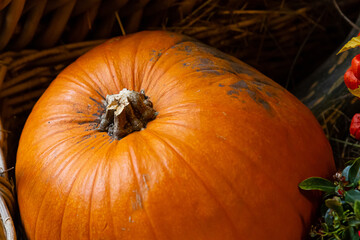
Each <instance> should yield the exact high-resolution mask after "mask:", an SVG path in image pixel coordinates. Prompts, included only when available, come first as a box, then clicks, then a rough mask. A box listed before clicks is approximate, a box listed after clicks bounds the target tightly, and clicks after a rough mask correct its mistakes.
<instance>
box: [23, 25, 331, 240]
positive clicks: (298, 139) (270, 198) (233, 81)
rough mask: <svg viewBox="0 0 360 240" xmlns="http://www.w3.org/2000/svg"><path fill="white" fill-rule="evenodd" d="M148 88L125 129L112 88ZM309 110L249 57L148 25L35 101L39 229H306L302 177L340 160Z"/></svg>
mask: <svg viewBox="0 0 360 240" xmlns="http://www.w3.org/2000/svg"><path fill="white" fill-rule="evenodd" d="M123 88H127V89H130V90H135V91H138V92H140V90H142V89H143V90H144V91H145V93H146V95H147V96H149V98H150V100H151V101H152V103H153V106H154V109H155V110H156V111H157V112H158V115H157V117H156V119H154V120H153V121H150V122H149V123H148V124H147V126H146V128H145V129H143V130H142V131H135V132H133V133H131V134H129V135H127V136H126V137H124V138H122V139H120V140H116V139H114V138H113V137H112V136H109V135H108V134H107V133H106V132H99V131H98V130H97V127H98V125H99V122H100V117H101V115H102V114H103V113H104V111H105V106H104V100H105V98H106V96H107V95H111V94H117V93H119V92H120V91H121V90H122V89H123ZM334 168H335V167H334V163H333V158H332V152H331V149H330V145H329V143H328V142H327V140H326V138H325V136H324V134H323V132H322V129H321V127H320V126H319V124H318V123H317V121H316V119H315V118H314V117H313V115H312V114H311V112H310V111H309V110H308V109H307V108H306V107H305V106H304V105H303V104H302V103H301V102H300V101H298V100H297V99H296V98H295V97H294V96H292V95H291V94H290V93H289V92H287V91H286V90H285V89H283V88H282V87H281V86H279V85H278V84H276V83H275V82H273V81H272V80H270V79H268V78H267V77H265V76H263V75H262V74H260V73H259V72H257V71H256V70H255V69H253V68H251V67H249V66H247V65H246V64H244V63H242V62H241V61H239V60H237V59H235V58H233V57H230V56H228V55H226V54H223V53H221V52H219V51H217V50H215V49H213V48H210V47H208V46H206V45H204V44H202V43H199V42H197V41H195V40H194V39H190V38H188V37H185V36H181V35H177V34H173V33H169V32H161V31H158V32H151V31H149V32H141V33H137V34H133V35H128V36H126V37H118V38H114V39H111V40H109V41H107V42H106V43H104V44H102V45H101V46H99V47H96V48H95V49H93V50H91V51H90V52H88V53H86V54H85V55H83V56H82V57H80V58H79V59H78V60H77V61H76V62H74V63H73V64H71V65H70V66H68V67H67V68H66V69H65V70H64V71H63V72H62V73H61V74H60V75H59V76H58V77H57V78H56V79H55V80H54V81H53V83H52V84H51V85H50V87H49V88H48V89H47V90H46V92H45V93H44V94H43V96H42V97H41V98H40V100H39V101H38V103H37V104H36V105H35V107H34V109H33V111H32V113H31V114H30V116H29V118H28V120H27V122H26V125H25V127H24V130H23V133H22V136H21V139H20V145H19V149H18V155H17V163H16V185H17V192H18V200H19V206H20V212H21V219H22V221H23V224H24V227H25V230H26V234H27V236H28V237H29V239H277V240H278V239H301V238H302V237H304V236H306V234H307V233H306V230H307V227H309V224H310V218H311V216H312V214H313V213H314V209H315V206H313V203H312V202H311V200H310V199H307V198H306V197H305V196H304V195H303V194H302V193H301V192H300V191H299V189H298V187H297V185H298V183H299V182H300V181H302V180H303V179H305V178H307V177H310V176H315V175H316V176H324V177H327V176H329V174H330V173H332V172H333V171H334Z"/></svg>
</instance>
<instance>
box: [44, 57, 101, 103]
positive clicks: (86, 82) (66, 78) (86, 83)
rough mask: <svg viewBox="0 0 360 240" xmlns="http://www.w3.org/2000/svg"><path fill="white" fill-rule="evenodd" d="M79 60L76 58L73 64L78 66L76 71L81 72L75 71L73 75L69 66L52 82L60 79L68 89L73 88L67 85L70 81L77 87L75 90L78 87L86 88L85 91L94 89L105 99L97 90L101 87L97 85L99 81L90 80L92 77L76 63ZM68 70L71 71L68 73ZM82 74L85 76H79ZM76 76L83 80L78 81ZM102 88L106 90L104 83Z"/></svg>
mask: <svg viewBox="0 0 360 240" xmlns="http://www.w3.org/2000/svg"><path fill="white" fill-rule="evenodd" d="M79 60H80V59H78V60H76V61H75V62H74V63H73V64H74V66H76V67H77V68H79V70H78V72H80V71H81V74H79V73H77V74H76V76H73V75H72V74H73V71H72V69H70V70H68V69H69V68H66V69H65V70H68V71H65V72H62V73H60V74H59V76H58V78H57V79H56V80H57V81H54V83H58V82H60V81H61V84H64V85H65V86H66V88H67V89H68V90H70V89H71V90H73V89H74V88H73V87H71V88H69V87H68V86H69V82H70V83H72V84H74V85H76V87H77V88H76V90H79V89H86V91H92V90H94V91H95V92H96V93H97V94H98V95H99V96H100V97H101V98H102V99H105V98H104V95H102V93H100V92H99V90H101V89H102V88H101V87H100V86H99V85H98V83H99V81H93V80H90V79H92V77H91V76H90V75H89V73H88V72H87V71H86V70H85V69H84V68H83V67H82V64H81V63H78V61H79ZM69 71H71V72H70V73H69ZM84 75H85V76H86V79H85V78H84V77H79V76H84ZM77 78H81V79H82V80H83V81H79V80H78V79H77ZM91 84H93V85H91ZM51 85H53V84H51ZM51 85H50V86H51ZM103 88H104V89H106V90H108V89H107V88H106V86H105V85H103ZM87 95H89V94H87Z"/></svg>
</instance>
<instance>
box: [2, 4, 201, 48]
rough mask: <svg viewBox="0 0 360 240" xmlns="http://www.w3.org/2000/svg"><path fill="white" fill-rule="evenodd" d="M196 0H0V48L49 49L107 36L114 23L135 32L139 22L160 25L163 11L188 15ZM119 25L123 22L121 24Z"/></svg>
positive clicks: (127, 31) (152, 25) (150, 25)
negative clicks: (60, 43) (56, 45)
mask: <svg viewBox="0 0 360 240" xmlns="http://www.w3.org/2000/svg"><path fill="white" fill-rule="evenodd" d="M197 2H198V1H197V0H184V1H175V0H167V1H163V0H131V1H130V0H102V1H101V0H56V1H55V0H52V1H47V0H26V1H25V0H2V1H0V51H1V50H3V49H4V48H6V47H7V48H10V49H23V48H24V47H26V46H28V45H29V44H30V45H33V46H34V47H37V48H49V47H52V46H54V45H55V44H57V43H58V41H59V39H60V38H61V39H62V40H64V41H66V42H79V41H82V40H84V39H85V38H86V37H87V36H88V34H90V35H91V37H92V38H96V39H100V38H108V37H110V36H111V33H112V31H113V29H114V27H119V26H115V25H116V23H119V20H120V19H121V22H122V23H123V29H122V31H126V33H131V32H135V31H137V30H138V29H139V26H140V24H141V25H142V26H143V27H146V28H150V27H155V26H159V25H161V22H162V21H163V18H162V16H164V14H163V12H164V11H169V10H170V11H172V12H173V13H174V14H168V16H169V19H167V21H171V20H172V19H171V18H173V19H174V18H179V17H180V16H183V15H187V14H188V13H189V12H191V11H192V9H193V7H194V6H195V5H196V3H197ZM120 25H122V24H120Z"/></svg>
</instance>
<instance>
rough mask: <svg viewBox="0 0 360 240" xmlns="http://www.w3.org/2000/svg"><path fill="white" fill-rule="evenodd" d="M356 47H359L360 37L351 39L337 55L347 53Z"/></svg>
mask: <svg viewBox="0 0 360 240" xmlns="http://www.w3.org/2000/svg"><path fill="white" fill-rule="evenodd" d="M358 46H360V36H357V37H353V38H352V39H350V41H348V42H347V43H346V44H345V46H343V47H342V48H341V49H340V51H339V52H338V53H337V54H339V53H342V52H345V51H347V50H349V49H352V48H356V47H358ZM337 54H336V55H337Z"/></svg>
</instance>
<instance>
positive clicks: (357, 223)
mask: <svg viewBox="0 0 360 240" xmlns="http://www.w3.org/2000/svg"><path fill="white" fill-rule="evenodd" d="M349 226H353V227H358V226H360V220H349Z"/></svg>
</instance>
